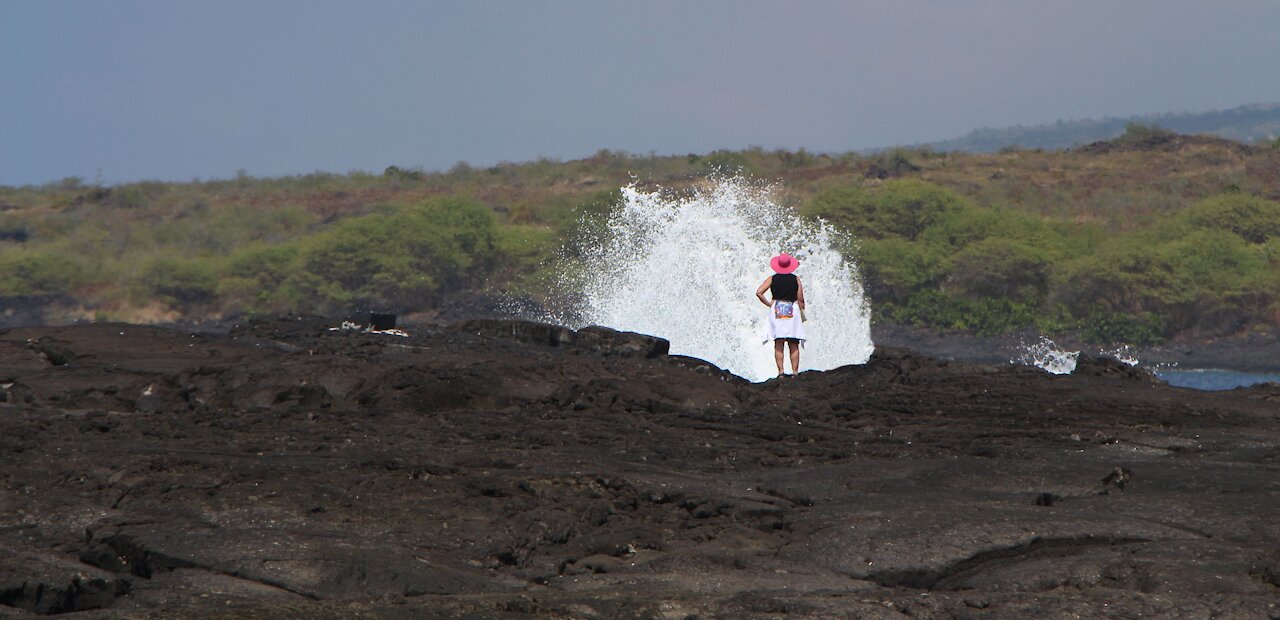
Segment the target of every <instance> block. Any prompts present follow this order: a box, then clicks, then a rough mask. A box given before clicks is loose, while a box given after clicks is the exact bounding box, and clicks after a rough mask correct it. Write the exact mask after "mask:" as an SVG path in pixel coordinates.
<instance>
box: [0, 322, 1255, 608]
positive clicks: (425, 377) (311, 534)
mask: <svg viewBox="0 0 1280 620" xmlns="http://www.w3.org/2000/svg"><path fill="white" fill-rule="evenodd" d="M332 326H333V325H332V321H325V320H321V319H304V318H298V317H291V318H282V319H278V320H269V321H257V322H253V323H248V324H244V325H241V326H238V327H236V328H235V329H232V330H231V331H230V333H227V334H215V333H196V332H192V331H190V330H178V329H172V328H161V327H148V326H137V325H126V324H102V323H99V324H89V325H74V326H62V327H25V328H15V329H10V330H6V331H0V550H3V553H0V558H3V559H0V617H8V616H21V615H25V614H27V613H44V614H54V613H68V612H77V614H78V615H77V617H121V616H124V617H135V618H169V617H213V616H217V617H264V616H271V617H282V616H284V617H302V616H309V617H314V616H325V617H332V616H357V615H370V616H377V617H386V616H392V617H437V618H451V617H470V618H526V617H528V618H532V617H570V618H604V617H609V618H613V617H630V618H690V617H746V618H752V617H758V618H766V617H767V618H775V617H792V618H822V617H870V618H899V617H914V618H1024V617H1028V616H1036V617H1046V615H1047V616H1050V617H1052V616H1063V617H1068V616H1072V615H1078V616H1087V617H1095V616H1110V617H1138V616H1166V617H1173V616H1177V617H1211V616H1216V617H1275V616H1276V615H1277V614H1280V551H1278V549H1280V546H1278V545H1277V541H1280V521H1277V520H1276V519H1275V514H1278V513H1280V483H1278V482H1277V480H1278V479H1280V477H1278V476H1277V474H1278V473H1280V470H1278V468H1280V424H1278V422H1280V386H1275V385H1266V386H1257V387H1254V388H1249V389H1240V390H1234V391H1232V392H1230V393H1205V392H1196V391H1193V390H1185V389H1179V388H1171V387H1168V386H1165V385H1163V384H1161V383H1160V382H1158V381H1155V380H1154V379H1153V378H1152V377H1151V376H1150V375H1148V374H1146V373H1144V372H1141V371H1139V370H1135V369H1133V368H1130V367H1128V366H1125V365H1123V364H1119V363H1117V362H1114V361H1110V360H1106V359H1102V358H1092V357H1086V358H1084V359H1082V361H1081V363H1080V366H1079V368H1078V370H1077V372H1076V373H1074V374H1073V375H1070V376H1062V377H1057V376H1051V375H1047V374H1045V373H1043V372H1040V371H1038V370H1035V369H1030V368H1024V367H1010V366H1008V365H1004V366H987V365H977V364H969V363H962V362H954V361H945V360H939V359H935V358H930V357H926V356H923V355H920V354H918V353H914V352H911V351H908V350H903V349H894V348H890V347H882V348H880V349H879V350H878V351H877V352H876V354H875V355H874V356H873V358H872V359H871V361H870V362H869V363H868V364H866V365H862V366H850V367H844V368H840V369H836V370H832V371H829V372H807V373H803V374H802V375H801V376H799V377H795V378H789V379H783V380H773V381H769V382H766V383H761V384H750V383H747V382H745V381H742V380H741V379H739V378H737V377H734V376H732V375H729V374H727V373H724V372H721V371H720V370H719V369H716V368H715V367H714V366H711V365H709V364H706V363H705V362H701V361H699V360H694V359H691V358H683V357H679V356H670V355H667V354H666V348H665V342H664V341H661V340H660V339H655V338H651V337H646V336H639V335H634V334H626V333H619V332H614V331H612V330H607V329H603V328H592V329H589V330H581V331H577V332H574V331H571V330H566V329H564V328H559V327H555V326H550V325H541V324H536V323H527V322H520V321H501V320H482V321H469V322H463V323H458V324H453V325H448V326H436V327H419V328H415V329H413V330H411V332H410V335H408V336H397V335H391V334H374V333H366V332H364V331H361V330H331V329H330V328H331V327H332Z"/></svg>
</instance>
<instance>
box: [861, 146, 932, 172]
mask: <svg viewBox="0 0 1280 620" xmlns="http://www.w3.org/2000/svg"><path fill="white" fill-rule="evenodd" d="M919 170H920V166H917V165H915V163H913V162H912V161H911V159H910V158H909V157H907V152H906V151H905V150H903V149H891V150H888V151H885V152H883V153H880V154H878V155H876V156H874V157H872V158H871V163H870V164H869V165H868V167H867V172H866V176H867V178H870V179H889V178H894V177H900V176H903V175H905V174H907V173H910V172H917V171H919Z"/></svg>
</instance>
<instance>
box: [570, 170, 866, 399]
mask: <svg viewBox="0 0 1280 620" xmlns="http://www.w3.org/2000/svg"><path fill="white" fill-rule="evenodd" d="M774 194H775V191H774V188H772V187H770V186H767V185H762V184H759V183H755V182H753V181H750V180H747V179H744V178H741V177H716V178H711V179H708V180H707V182H706V183H705V184H704V185H702V186H701V187H700V188H699V189H697V190H696V191H694V192H693V193H692V194H689V195H682V196H679V197H673V196H670V195H667V194H665V193H664V192H661V191H653V192H647V191H643V190H641V189H638V188H636V187H634V186H628V187H624V188H622V200H621V204H619V205H618V206H617V208H615V209H614V211H613V212H612V214H611V215H610V217H609V219H608V222H607V225H606V226H605V227H604V232H603V233H602V234H601V236H600V237H599V238H594V239H588V240H583V241H582V242H580V244H579V248H578V253H579V254H580V255H581V257H582V259H581V260H582V264H581V267H582V269H580V270H575V271H573V272H572V273H569V272H566V274H565V276H563V278H564V281H563V282H561V283H560V286H561V287H562V288H564V289H565V290H568V291H574V292H576V294H577V295H578V296H580V297H581V299H582V300H583V303H582V307H581V308H580V309H579V310H580V316H577V317H574V318H572V319H568V320H565V321H562V322H564V323H568V324H570V326H571V327H581V326H585V325H592V324H594V325H603V326H606V327H612V328H614V329H619V330H625V331H633V332H638V333H643V334H651V335H655V336H660V337H662V338H666V339H667V340H669V341H670V342H671V352H672V353H673V354H677V355H688V356H691V357H697V358H700V359H704V360H707V361H709V362H711V363H713V364H716V365H717V366H719V367H721V368H724V369H726V370H728V371H730V372H732V373H734V374H736V375H738V376H741V377H745V378H747V379H749V380H751V381H763V380H766V379H769V378H771V377H774V376H775V375H776V374H777V368H776V366H775V365H774V360H773V345H772V343H771V342H766V341H765V330H766V323H765V321H766V316H767V312H768V311H769V309H768V308H767V307H765V306H764V305H763V304H761V303H760V302H759V301H758V300H757V299H756V298H755V291H756V287H758V286H760V284H761V282H763V281H764V279H765V277H767V276H769V275H771V274H772V273H773V272H772V270H770V269H769V259H770V258H771V257H772V256H774V255H776V254H777V253H778V252H780V251H786V252H788V253H790V254H792V255H793V256H796V257H797V258H798V259H799V260H800V267H799V269H798V270H797V271H796V272H795V273H796V275H797V276H799V277H800V279H801V282H802V283H803V285H804V291H805V299H806V303H807V312H806V315H807V321H806V322H805V331H806V334H805V335H806V336H807V337H808V339H809V340H808V342H807V343H806V344H805V346H804V348H803V350H802V353H801V363H800V367H801V370H811V369H812V370H829V369H832V368H836V367H839V366H844V365H847V364H862V363H865V362H866V361H867V360H868V359H869V358H870V357H871V353H872V351H873V350H874V348H875V347H874V345H873V344H872V342H871V321H870V312H869V308H868V306H867V303H866V299H865V297H864V296H863V292H862V286H861V284H860V282H861V280H860V278H859V275H858V270H857V267H856V265H854V264H853V263H851V262H849V261H848V260H846V259H845V258H844V257H843V256H842V255H841V253H840V252H839V251H838V250H837V249H836V248H837V247H838V246H839V245H840V237H839V236H838V234H837V233H836V232H835V231H834V230H833V229H831V228H829V227H828V226H826V225H824V224H821V223H817V224H815V223H808V222H804V221H801V220H800V219H799V218H797V217H796V215H795V212H794V211H793V210H791V209H787V208H784V207H782V206H780V205H779V204H777V202H775V200H774ZM553 318H554V317H553ZM789 368H790V362H788V369H789Z"/></svg>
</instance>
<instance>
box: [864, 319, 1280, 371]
mask: <svg viewBox="0 0 1280 620" xmlns="http://www.w3.org/2000/svg"><path fill="white" fill-rule="evenodd" d="M871 336H872V340H873V341H874V342H875V343H876V345H877V346H888V347H900V348H907V349H911V350H913V351H918V352H920V353H923V354H925V355H929V356H932V357H937V358H939V359H945V360H956V361H964V362H973V363H979V364H1007V363H1009V361H1010V360H1013V359H1016V358H1017V357H1018V356H1019V355H1020V354H1021V353H1022V352H1024V351H1025V350H1026V348H1027V346H1028V345H1031V344H1035V343H1036V342H1038V341H1039V339H1040V334H1038V333H1033V332H1024V333H1017V334H1008V335H1003V336H991V337H982V336H975V335H971V334H948V333H942V332H938V331H935V330H931V329H925V328H917V327H911V326H907V325H895V324H878V325H873V326H872V330H871ZM1055 342H1056V343H1057V344H1058V346H1059V347H1061V349H1062V350H1066V351H1081V352H1083V353H1085V354H1091V355H1099V354H1103V351H1104V350H1108V349H1110V347H1107V346H1100V345H1097V344H1089V343H1085V342H1081V341H1079V340H1077V339H1074V338H1070V337H1063V338H1058V339H1056V340H1055ZM1126 351H1127V352H1128V354H1129V355H1132V356H1133V357H1134V358H1136V359H1137V360H1139V362H1140V363H1141V366H1143V367H1144V368H1156V367H1159V368H1187V369H1200V368H1214V369H1222V370H1235V371H1239V372H1256V373H1276V372H1280V332H1275V331H1269V332H1255V333H1249V334H1241V335H1236V336H1226V337H1220V338H1205V339H1200V340H1183V341H1177V342H1169V343H1166V344H1163V345H1156V346H1133V347H1127V349H1126Z"/></svg>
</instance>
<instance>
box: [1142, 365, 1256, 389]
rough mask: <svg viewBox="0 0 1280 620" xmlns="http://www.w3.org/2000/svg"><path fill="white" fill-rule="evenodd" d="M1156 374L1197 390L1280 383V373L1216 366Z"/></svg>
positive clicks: (1170, 381)
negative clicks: (1225, 368) (1222, 368)
mask: <svg viewBox="0 0 1280 620" xmlns="http://www.w3.org/2000/svg"><path fill="white" fill-rule="evenodd" d="M1155 372H1156V376H1158V377H1160V378H1161V379H1163V380H1164V381H1165V382H1166V383H1168V384H1169V385H1176V386H1178V387H1187V388H1194V389H1197V390H1210V391H1217V390H1231V389H1235V388H1238V387H1244V386H1249V385H1256V384H1258V383H1280V374H1276V373H1256V372H1239V371H1235V370H1219V369H1214V368H1197V369H1185V370H1184V369H1176V370H1175V369H1170V370H1157V371H1155Z"/></svg>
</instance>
